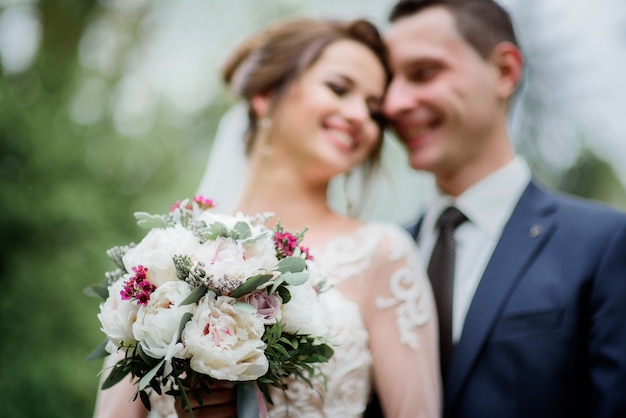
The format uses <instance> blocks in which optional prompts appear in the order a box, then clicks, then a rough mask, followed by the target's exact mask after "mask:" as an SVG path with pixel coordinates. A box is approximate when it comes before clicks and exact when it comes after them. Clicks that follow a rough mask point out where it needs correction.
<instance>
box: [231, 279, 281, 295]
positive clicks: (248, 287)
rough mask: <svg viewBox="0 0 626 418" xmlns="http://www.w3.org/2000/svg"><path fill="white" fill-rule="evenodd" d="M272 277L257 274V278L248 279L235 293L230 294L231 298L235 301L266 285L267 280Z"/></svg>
mask: <svg viewBox="0 0 626 418" xmlns="http://www.w3.org/2000/svg"><path fill="white" fill-rule="evenodd" d="M272 277H274V276H273V275H271V274H259V275H257V276H253V277H250V278H249V279H248V280H246V281H245V282H243V283H242V284H241V285H240V286H239V287H238V288H237V289H235V291H234V292H233V293H232V294H231V296H232V297H234V298H235V299H237V298H238V297H241V296H243V295H246V294H248V293H252V292H254V291H255V290H256V289H257V288H258V287H259V286H261V285H262V284H264V283H266V282H267V281H268V280H269V279H271V278H272Z"/></svg>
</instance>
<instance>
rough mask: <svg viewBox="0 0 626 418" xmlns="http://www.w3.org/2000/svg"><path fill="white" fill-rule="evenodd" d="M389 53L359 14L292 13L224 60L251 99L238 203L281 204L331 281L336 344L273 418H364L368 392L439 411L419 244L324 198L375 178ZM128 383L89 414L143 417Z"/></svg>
mask: <svg viewBox="0 0 626 418" xmlns="http://www.w3.org/2000/svg"><path fill="white" fill-rule="evenodd" d="M385 56H386V52H385V47H384V45H383V43H382V41H381V39H380V37H379V34H378V32H377V30H376V29H375V28H374V26H372V25H371V24H370V23H368V22H366V21H364V20H355V21H348V22H335V21H326V20H313V19H298V20H291V21H288V22H284V23H281V24H278V25H275V26H272V27H270V28H269V29H267V30H266V31H264V32H262V33H260V34H258V35H256V36H254V37H252V38H250V39H248V40H247V41H245V42H243V43H242V44H241V45H240V46H239V47H238V48H236V49H235V51H234V52H233V53H232V55H231V56H230V57H229V59H228V60H227V62H226V65H225V66H224V68H223V75H224V79H225V81H226V82H227V83H228V84H229V86H230V87H231V88H232V90H233V91H234V92H235V93H236V94H237V95H238V96H240V97H241V98H242V99H244V101H245V102H246V103H247V104H248V119H249V124H248V129H247V131H246V134H245V149H246V155H247V157H248V158H247V164H248V167H247V179H246V181H245V185H244V187H243V192H242V193H241V196H240V199H239V202H238V204H237V205H236V210H237V211H242V212H245V213H259V212H273V213H274V217H273V218H272V219H274V220H279V221H280V222H281V224H282V225H283V226H284V227H285V228H287V229H289V230H295V231H298V230H301V229H303V228H305V227H307V228H308V231H307V233H306V235H305V238H304V242H303V245H305V246H308V247H309V248H310V253H311V254H312V255H313V256H314V262H315V268H316V269H317V270H319V271H320V272H321V273H322V274H323V275H324V276H325V277H326V278H327V280H328V281H329V283H330V284H331V288H330V290H328V291H327V292H325V293H324V294H323V295H324V297H325V299H326V301H327V303H328V306H329V308H330V310H331V313H332V320H333V327H332V332H331V336H332V339H333V341H334V342H335V343H337V345H336V346H335V347H334V348H335V354H334V356H333V357H332V358H331V360H330V362H329V363H328V364H325V365H324V367H323V373H324V379H323V381H322V380H320V381H319V382H317V384H316V385H315V387H314V388H310V387H309V386H308V385H307V384H306V383H304V382H302V381H301V380H293V381H292V382H290V383H289V390H288V391H286V392H281V391H278V390H276V391H275V392H274V393H273V396H272V399H273V401H274V402H273V403H274V404H273V405H269V406H268V407H269V416H270V417H285V416H290V417H361V416H362V415H363V412H364V410H365V407H366V405H367V403H368V401H369V399H370V396H371V389H372V387H374V388H375V390H376V392H377V394H378V397H379V399H380V403H381V407H382V410H383V412H384V415H385V417H391V418H398V417H411V418H414V417H438V416H439V415H440V408H441V407H440V396H441V394H440V381H439V369H438V358H437V355H438V354H437V353H438V351H437V346H436V341H437V334H436V326H437V324H436V317H435V310H434V302H433V299H432V294H431V289H430V287H429V283H428V281H427V278H426V275H425V272H424V269H423V267H422V265H421V264H420V262H419V259H418V254H417V250H416V248H415V246H414V243H413V241H412V240H411V238H410V237H409V236H408V234H406V233H405V232H404V231H403V230H402V229H400V228H399V227H397V226H394V225H390V224H383V223H365V222H362V221H360V220H358V219H357V218H356V217H352V216H346V215H340V214H338V213H336V212H335V211H334V210H333V209H331V208H330V207H329V205H328V202H327V189H328V186H329V183H330V181H331V179H333V178H334V177H335V176H338V175H341V174H344V175H347V176H350V175H352V174H350V173H354V172H355V171H356V170H362V176H361V178H363V179H365V183H364V185H367V183H366V181H367V178H368V177H369V176H370V175H371V174H372V173H373V172H374V170H376V167H377V164H378V162H379V157H380V152H381V147H382V133H383V129H384V120H383V118H382V117H381V114H380V110H381V109H380V108H381V105H382V100H383V97H384V94H385V88H386V85H387V82H388V80H389V71H388V68H387V65H386V61H385ZM238 140H239V138H231V141H238ZM233 144H234V142H233ZM230 170H232V168H231V169H229V167H228V165H226V166H225V167H224V169H223V170H221V171H219V172H216V173H215V176H217V177H216V178H217V179H218V181H219V182H221V183H223V184H226V185H229V179H230ZM233 187H234V188H236V187H237V186H236V185H233ZM363 190H364V191H366V188H365V187H364V188H363ZM211 192H212V191H211V190H203V193H204V194H205V195H206V196H208V197H213V196H212V195H211ZM218 204H219V202H218ZM270 226H271V225H270ZM134 390H135V389H134V388H133V386H132V385H131V384H130V382H127V384H126V386H123V385H122V384H118V385H117V386H115V387H113V388H111V389H107V390H106V391H101V392H99V394H98V401H97V405H96V414H95V416H96V417H97V418H103V417H113V416H122V415H123V416H136V417H142V416H146V414H147V412H146V411H145V410H144V409H143V406H142V404H141V402H139V401H136V402H131V403H130V404H129V403H128V401H127V400H128V399H129V397H130V396H131V395H130V394H131V393H132V391H134ZM214 399H215V397H214ZM207 404H211V402H207ZM222 407H224V406H223V405H222ZM131 410H132V411H131ZM216 411H217V409H211V406H205V407H202V408H201V409H198V410H196V411H194V415H195V417H196V418H198V417H203V416H212V417H215V416H216ZM181 415H182V413H181Z"/></svg>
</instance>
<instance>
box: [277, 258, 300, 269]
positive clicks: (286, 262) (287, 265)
mask: <svg viewBox="0 0 626 418" xmlns="http://www.w3.org/2000/svg"><path fill="white" fill-rule="evenodd" d="M304 269H306V262H305V261H304V259H302V258H300V257H286V258H283V259H282V260H280V261H279V262H278V269H277V270H278V271H279V272H281V273H287V272H290V273H298V272H301V271H303V270H304Z"/></svg>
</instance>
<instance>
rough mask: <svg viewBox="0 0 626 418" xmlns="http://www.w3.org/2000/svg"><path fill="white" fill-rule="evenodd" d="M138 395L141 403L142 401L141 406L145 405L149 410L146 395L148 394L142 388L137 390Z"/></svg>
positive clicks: (148, 398)
mask: <svg viewBox="0 0 626 418" xmlns="http://www.w3.org/2000/svg"><path fill="white" fill-rule="evenodd" d="M139 397H140V398H141V403H143V406H145V407H146V409H147V410H148V411H150V410H151V408H150V396H148V394H147V393H146V391H145V390H142V391H140V392H139Z"/></svg>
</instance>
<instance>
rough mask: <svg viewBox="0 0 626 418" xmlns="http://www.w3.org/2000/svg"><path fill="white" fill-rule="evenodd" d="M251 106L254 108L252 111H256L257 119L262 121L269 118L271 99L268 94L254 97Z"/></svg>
mask: <svg viewBox="0 0 626 418" xmlns="http://www.w3.org/2000/svg"><path fill="white" fill-rule="evenodd" d="M250 105H251V106H252V110H254V113H255V114H256V116H257V118H259V119H262V118H265V117H268V116H269V113H270V106H271V99H270V96H269V95H268V94H257V95H255V96H252V99H251V100H250Z"/></svg>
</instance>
